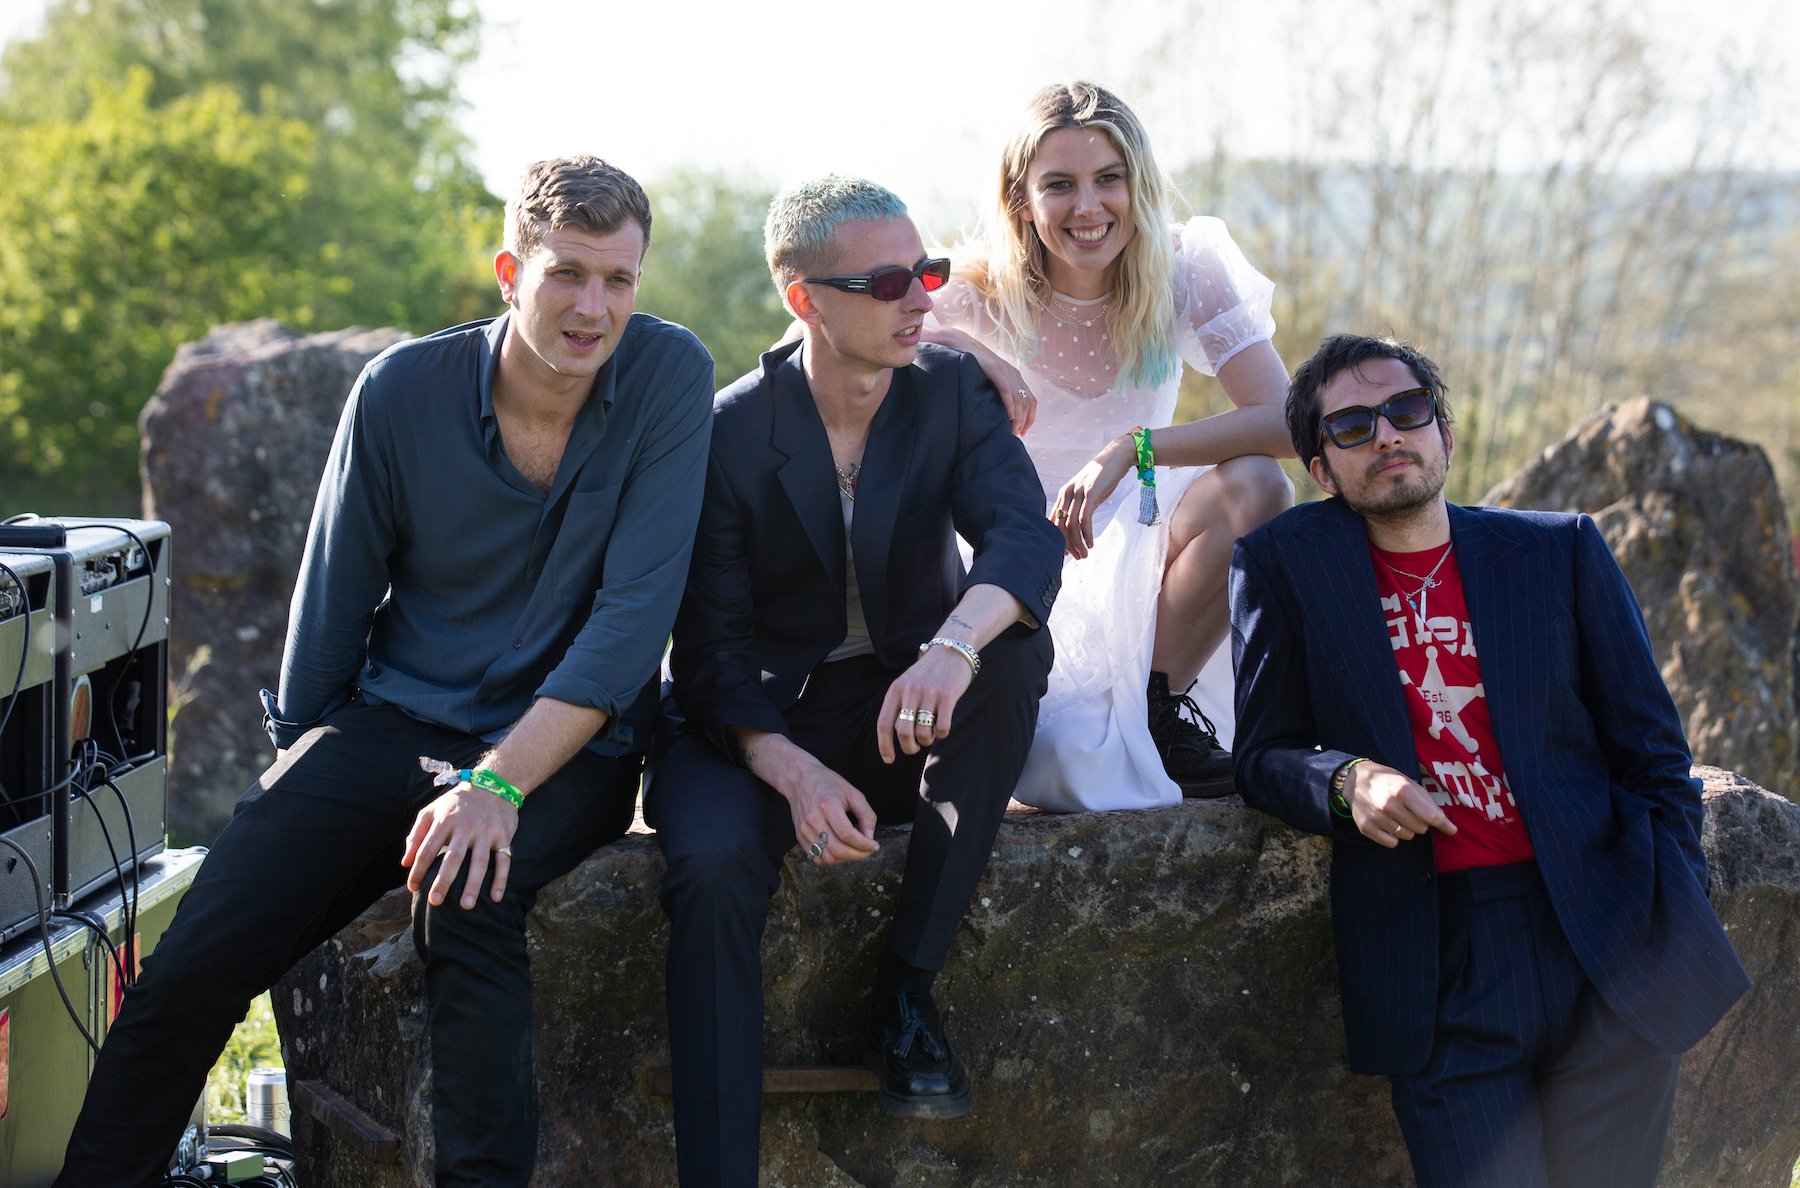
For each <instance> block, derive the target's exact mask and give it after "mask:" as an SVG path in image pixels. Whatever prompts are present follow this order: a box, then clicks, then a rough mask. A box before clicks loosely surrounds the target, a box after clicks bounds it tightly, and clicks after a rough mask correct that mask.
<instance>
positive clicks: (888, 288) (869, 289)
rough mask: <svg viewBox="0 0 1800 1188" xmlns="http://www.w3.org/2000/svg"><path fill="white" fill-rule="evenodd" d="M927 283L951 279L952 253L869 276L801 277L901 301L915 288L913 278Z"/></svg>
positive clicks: (933, 284)
mask: <svg viewBox="0 0 1800 1188" xmlns="http://www.w3.org/2000/svg"><path fill="white" fill-rule="evenodd" d="M915 277H916V278H918V281H919V283H920V284H922V285H924V286H925V291H926V292H927V293H929V292H931V291H932V290H933V289H940V288H942V287H943V285H944V282H945V281H947V280H949V279H950V257H948V256H933V257H931V258H930V259H927V260H920V261H919V262H918V263H917V264H914V265H913V266H912V267H911V268H902V267H901V266H900V265H898V264H896V265H894V266H893V267H892V268H880V269H877V270H876V271H874V272H871V273H869V274H868V275H867V276H809V277H803V278H802V279H801V283H802V284H808V285H830V286H831V287H832V288H834V289H842V290H843V291H844V292H846V293H867V294H868V295H869V296H871V297H873V298H875V300H877V301H898V300H900V298H902V297H904V296H906V291H907V290H908V289H910V288H912V283H913V279H914V278H915Z"/></svg>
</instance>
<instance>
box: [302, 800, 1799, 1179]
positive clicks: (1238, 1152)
mask: <svg viewBox="0 0 1800 1188" xmlns="http://www.w3.org/2000/svg"><path fill="white" fill-rule="evenodd" d="M1695 774H1696V775H1697V776H1699V777H1700V778H1701V780H1702V781H1703V783H1704V785H1705V802H1706V823H1705V827H1704V834H1703V837H1704V844H1705V847H1706V855H1707V860H1708V861H1709V862H1710V863H1711V866H1712V875H1713V893H1712V897H1713V903H1714V906H1715V907H1716V908H1717V910H1718V912H1719V915H1720V918H1721V919H1722V920H1723V921H1724V923H1725V927H1726V929H1727V932H1728V934H1729V935H1730V937H1731V940H1732V943H1733V944H1734V945H1735V946H1736V947H1737V951H1738V954H1739V956H1740V957H1741V958H1742V960H1743V962H1744V966H1745V968H1746V969H1748V970H1749V972H1750V975H1751V977H1752V978H1753V979H1754V984H1753V986H1752V987H1751V989H1750V991H1749V993H1747V994H1746V995H1745V996H1744V998H1743V999H1742V1000H1741V1001H1740V1002H1739V1003H1738V1004H1737V1006H1736V1007H1734V1008H1733V1009H1732V1010H1731V1011H1730V1012H1729V1013H1728V1014H1727V1015H1726V1017H1725V1019H1724V1020H1723V1021H1722V1022H1721V1023H1720V1024H1719V1026H1718V1027H1716V1028H1714V1029H1713V1031H1712V1032H1711V1033H1710V1034H1709V1035H1707V1037H1706V1038H1705V1039H1704V1040H1702V1041H1701V1043H1700V1044H1699V1046H1697V1047H1696V1048H1695V1049H1694V1050H1693V1052H1691V1053H1690V1054H1689V1055H1688V1057H1687V1059H1686V1060H1685V1061H1684V1062H1683V1065H1682V1073H1681V1084H1680V1088H1679V1090H1678V1092H1677V1095H1676V1104H1675V1120H1674V1125H1673V1128H1672V1130H1671V1133H1670V1137H1669V1147H1668V1155H1667V1158H1666V1160H1665V1164H1664V1169H1663V1174H1662V1177H1661V1181H1660V1182H1661V1185H1662V1188H1705V1186H1714V1185H1721V1184H1729V1185H1731V1186H1732V1188H1788V1184H1789V1174H1790V1169H1792V1168H1793V1166H1794V1161H1795V1159H1796V1158H1797V1157H1800V1121H1796V1115H1797V1112H1800V1111H1796V1109H1795V1103H1796V1102H1797V1101H1800V1028H1796V1027H1795V1025H1794V1020H1795V1007H1794V1003H1795V1001H1796V996H1797V995H1800V805H1796V804H1793V803H1791V802H1789V801H1787V800H1784V799H1782V798H1781V797H1778V796H1774V795H1772V794H1770V793H1768V792H1766V791H1764V790H1762V789H1760V788H1758V787H1756V786H1755V785H1753V784H1751V783H1750V782H1749V781H1747V780H1744V779H1742V778H1740V777H1738V776H1735V775H1733V774H1732V773H1730V772H1726V771H1719V770H1716V769H1712V768H1699V769H1696V772H1695ZM910 834H911V830H910V827H900V828H897V829H884V830H883V831H882V832H881V833H880V834H879V835H878V836H879V837H880V840H881V850H880V851H879V852H878V853H876V854H875V855H874V856H873V857H871V858H869V859H868V860H866V861H863V862H853V863H849V864H847V865H843V866H829V867H820V866H813V865H811V864H810V863H807V862H806V861H804V860H803V859H802V858H801V857H800V856H799V854H798V853H797V852H796V853H795V854H793V855H791V856H790V857H789V859H788V861H787V862H786V864H785V865H784V867H783V869H782V876H781V885H780V887H779V888H778V889H777V891H776V892H775V895H774V898H773V901H772V904H771V913H770V917H769V926H768V932H767V934H766V935H765V937H764V940H763V946H762V951H763V990H764V996H765V1000H766V1003H767V1011H768V1024H767V1029H766V1033H765V1034H766V1042H765V1047H766V1052H767V1058H768V1061H769V1064H770V1065H771V1066H776V1067H780V1066H796V1065H853V1064H857V1063H859V1062H860V1061H861V1059H862V1028H863V1023H864V1020H865V1019H866V1017H867V1010H868V991H867V987H868V984H869V977H870V974H871V971H872V970H873V969H874V966H875V962H876V959H877V957H878V955H879V952H880V948H881V943H882V937H883V936H884V929H885V927H886V925H887V923H888V914H889V912H891V911H892V909H893V903H894V896H895V894H896V893H897V890H898V886H899V880H900V875H901V872H902V871H903V870H904V868H905V863H906V848H907V845H908V842H909V840H910ZM1329 867H1330V848H1329V843H1328V842H1327V841H1326V840H1325V839H1324V838H1321V837H1313V836H1311V835H1307V834H1302V833H1299V832H1296V831H1295V830H1293V829H1290V828H1289V827H1288V826H1286V825H1284V824H1282V823H1280V822H1279V821H1276V820H1275V819H1274V818H1272V817H1266V816H1264V815H1262V814H1261V813H1258V812H1256V811H1254V810H1252V809H1249V808H1246V807H1245V806H1244V805H1243V803H1242V802H1241V801H1239V800H1237V799H1236V798H1235V797H1232V798H1227V799H1224V800H1210V801H1199V800H1189V801H1183V802H1182V803H1181V804H1179V805H1175V806H1172V807H1170V808H1164V809H1153V810H1148V811H1144V812H1129V813H1070V814H1051V813H1038V812H1032V811H1015V812H1011V813H1008V814H1007V818H1006V821H1005V822H1004V824H1002V826H1001V828H1000V834H999V836H998V837H997V838H996V839H995V842H994V856H993V858H992V860H991V861H990V863H989V865H988V869H987V871H986V873H985V874H984V875H983V876H982V879H981V883H980V885H979V887H978V888H977V890H976V893H975V899H974V902H973V903H972V904H971V905H970V908H969V914H968V917H967V918H966V920H965V921H964V923H963V926H962V927H961V928H959V929H958V930H957V934H956V940H955V942H954V944H953V945H952V948H951V952H950V958H949V963H948V964H947V965H946V966H945V969H944V973H943V976H942V977H941V978H940V979H939V980H938V985H937V997H938V1001H939V1002H940V1003H941V1004H942V1005H943V1006H944V1008H945V1011H946V1019H947V1023H948V1027H949V1029H950V1033H951V1035H952V1037H953V1038H954V1039H955V1041H956V1044H957V1047H958V1051H959V1052H960V1053H961V1055H962V1057H963V1059H964V1060H965V1061H967V1063H968V1067H969V1072H970V1075H971V1076H972V1077H973V1079H974V1083H975V1108H974V1110H973V1111H972V1112H971V1113H970V1114H968V1115H967V1116H966V1117H963V1118H958V1119H951V1120H948V1121H906V1120H902V1119H897V1118H887V1117H884V1116H882V1115H881V1114H879V1113H878V1112H877V1110H876V1106H875V1100H874V1094H873V1093H869V1092H860V1093H859V1092H845V1093H814V1094H771V1095H768V1096H765V1097H764V1099H763V1127H762V1138H763V1147H762V1179H761V1183H762V1184H763V1185H764V1188H858V1186H862V1188H964V1186H966V1185H980V1186H981V1188H1028V1186H1029V1188H1141V1186H1145V1185H1154V1186H1156V1188H1162V1186H1164V1185H1168V1186H1172V1188H1187V1186H1188V1185H1197V1186H1201V1185H1203V1186H1211V1185H1233V1186H1236V1185H1247V1186H1251V1188H1260V1186H1263V1185H1270V1186H1274V1185H1290V1184H1304V1185H1356V1186H1357V1188H1407V1186H1408V1185H1410V1184H1412V1182H1413V1179H1412V1174H1411V1168H1410V1164H1409V1162H1408V1159H1407V1156H1406V1151H1405V1147H1404V1146H1403V1144H1402V1142H1401V1139H1400V1132H1399V1127H1398V1125H1397V1124H1396V1123H1395V1121H1394V1115H1393V1110H1392V1107H1391V1106H1390V1104H1389V1097H1388V1084H1387V1081H1386V1079H1385V1078H1382V1077H1365V1076H1355V1075H1353V1074H1351V1073H1350V1071H1349V1069H1348V1066H1347V1065H1346V1063H1345V1055H1344V1023H1343V1014H1342V1011H1341V1009H1340V1007H1339V1001H1338V991H1337V967H1336V963H1335V959H1334V957H1333V950H1332V939H1331V937H1332V933H1331V915H1330V907H1329V905H1328V903H1327V893H1326V884H1327V880H1328V877H1329V874H1328V871H1329ZM662 873H663V863H662V856H661V854H660V852H659V851H658V850H657V847H656V843H655V841H654V840H653V839H651V838H649V837H645V836H641V835H634V836H631V837H627V838H626V839H624V840H623V841H620V842H617V843H615V844H613V845H608V846H602V847H601V848H600V849H599V850H598V851H596V852H595V853H594V855H593V856H592V857H590V858H589V859H588V860H587V861H585V862H583V863H582V864H581V865H580V866H578V867H576V868H575V870H574V871H573V872H571V873H570V874H569V875H568V876H567V877H566V878H563V879H559V880H557V881H556V882H554V883H552V884H551V885H550V886H549V887H547V888H545V890H544V893H543V896H542V897H541V898H540V899H539V900H538V903H537V907H536V910H535V911H533V912H532V914H531V917H530V922H529V932H528V939H529V944H530V951H531V962H532V980H533V985H534V988H535V992H534V1008H535V1009H534V1017H535V1020H536V1028H537V1042H536V1056H537V1067H538V1084H539V1091H538V1095H539V1100H540V1103H541V1107H542V1115H541V1121H540V1124H539V1130H538V1135H539V1159H538V1168H537V1174H536V1176H535V1177H534V1179H533V1181H532V1182H533V1184H534V1185H536V1186H538V1188H563V1186H564V1185H578V1184H579V1185H585V1184H607V1185H611V1186H614V1188H674V1186H675V1139H674V1128H673V1121H672V1115H671V1108H670V1102H669V1099H668V1098H667V1097H665V1096H662V1095H660V1094H659V1093H652V1092H651V1091H650V1085H651V1084H652V1081H651V1078H650V1076H649V1073H650V1071H651V1070H652V1069H654V1068H657V1067H658V1066H662V1065H665V1064H666V1063H667V1060H668V1025H667V1021H666V1017H665V1015H664V1013H663V960H664V954H665V952H666V949H667V945H668V925H667V922H666V921H665V919H664V917H663V914H662V911H661V909H660V908H659V907H658V905H657V888H658V884H659V881H660V879H661V876H662ZM423 972H424V971H423V969H422V967H421V965H420V962H419V958H418V954H417V952H416V951H415V950H414V948H413V942H412V933H411V930H410V928H409V924H408V901H407V897H406V893H405V892H404V891H396V892H393V893H392V894H390V895H388V896H387V897H385V898H384V899H382V900H380V901H379V902H377V903H376V904H375V905H374V906H373V907H371V908H370V909H369V910H368V911H366V912H364V913H363V915H362V916H361V917H360V918H359V919H357V920H356V921H355V922H354V923H352V924H350V925H349V926H348V927H346V928H345V929H344V930H343V931H342V932H339V933H338V934H337V936H336V937H334V938H333V939H332V940H330V941H328V942H327V943H326V944H324V945H322V946H320V947H319V948H318V949H315V950H314V951H313V952H312V953H310V954H308V955H307V956H306V957H305V958H303V959H302V960H301V961H300V963H299V964H298V965H296V966H295V967H294V969H293V970H291V971H290V972H289V973H288V974H287V976H286V977H285V978H283V979H282V981H281V982H280V983H279V984H278V985H277V986H276V988H275V993H274V995H273V1002H274V1007H275V1017H276V1022H277V1024H278V1026H279V1027H280V1029H281V1037H282V1050H283V1053H284V1055H285V1059H286V1065H287V1074H288V1079H289V1085H290V1096H291V1097H294V1098H295V1100H297V1101H298V1100H300V1099H301V1098H303V1097H306V1096H308V1091H307V1090H306V1089H304V1088H302V1084H304V1085H306V1086H323V1087H324V1088H325V1089H327V1090H329V1091H330V1092H331V1093H332V1094H334V1095H335V1096H336V1097H337V1098H340V1099H342V1100H344V1101H347V1102H348V1103H349V1104H350V1105H351V1106H352V1107H354V1108H355V1109H356V1110H358V1111H360V1112H361V1113H363V1114H365V1115H367V1116H368V1117H369V1118H371V1119H373V1121H374V1123H375V1124H376V1125H377V1126H379V1127H385V1128H388V1129H390V1130H392V1131H393V1132H395V1133H396V1134H397V1135H398V1136H399V1140H400V1141H399V1158H398V1161H397V1162H392V1163H385V1164H381V1163H373V1162H370V1161H368V1160H367V1159H365V1158H364V1157H363V1156H362V1155H360V1154H359V1153H358V1151H357V1150H356V1148H355V1147H353V1146H352V1144H351V1143H349V1142H347V1141H346V1139H345V1137H344V1135H343V1132H342V1130H341V1129H340V1130H337V1131H334V1130H332V1129H330V1127H331V1126H332V1125H333V1123H334V1122H335V1121H336V1120H337V1119H338V1118H341V1117H342V1115H341V1114H333V1115H331V1116H330V1117H329V1118H328V1120H325V1121H323V1122H322V1121H321V1120H320V1118H319V1117H316V1116H314V1115H312V1114H311V1113H309V1112H308V1110H307V1109H306V1108H304V1107H301V1106H297V1107H296V1109H295V1123H294V1137H295V1142H296V1144H297V1146H298V1149H299V1151H300V1152H301V1156H302V1171H303V1177H302V1178H303V1180H304V1182H305V1183H306V1185H307V1188H425V1186H426V1185H429V1184H430V1183H431V1182H432V1139H431V1121H430V1109H431V1093H432V1085H431V1067H430V1043H429V1040H428V1039H427V1037H426V1034H425V1011H424V980H423Z"/></svg>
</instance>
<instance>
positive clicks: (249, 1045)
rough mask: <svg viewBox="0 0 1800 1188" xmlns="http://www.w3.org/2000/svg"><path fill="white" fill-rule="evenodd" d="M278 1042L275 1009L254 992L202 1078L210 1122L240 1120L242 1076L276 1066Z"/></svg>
mask: <svg viewBox="0 0 1800 1188" xmlns="http://www.w3.org/2000/svg"><path fill="white" fill-rule="evenodd" d="M280 1067H281V1041H280V1039H279V1038H278V1037H277V1036H276V1034H275V1012H274V1009H273V1008H272V1007H271V1006H270V1005H269V996H268V995H267V994H262V995H258V996H257V998H256V1000H255V1001H254V1002H252V1003H251V1004H250V1013H249V1014H247V1015H245V1016H244V1021H243V1022H242V1023H239V1024H238V1025H237V1030H236V1031H234V1032H232V1033H231V1042H230V1043H228V1044H226V1045H225V1054H224V1055H222V1056H220V1057H219V1062H218V1063H217V1064H215V1065H213V1070H212V1072H210V1073H208V1074H207V1077H206V1120H207V1122H209V1123H212V1124H215V1125H216V1124H219V1123H224V1122H242V1121H244V1078H245V1077H247V1076H249V1075H250V1070H251V1069H253V1068H280Z"/></svg>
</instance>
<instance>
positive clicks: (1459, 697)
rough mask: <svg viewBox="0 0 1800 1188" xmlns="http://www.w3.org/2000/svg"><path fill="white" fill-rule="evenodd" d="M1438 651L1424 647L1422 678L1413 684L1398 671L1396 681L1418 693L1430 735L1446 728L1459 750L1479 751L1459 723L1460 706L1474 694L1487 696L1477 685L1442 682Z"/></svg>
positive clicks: (1410, 678) (1435, 736) (1474, 695)
mask: <svg viewBox="0 0 1800 1188" xmlns="http://www.w3.org/2000/svg"><path fill="white" fill-rule="evenodd" d="M1437 654H1438V650H1437V649H1436V648H1435V647H1428V648H1426V649H1425V677H1424V679H1423V680H1421V681H1419V682H1418V683H1417V684H1414V683H1413V679H1412V677H1410V676H1408V675H1407V674H1406V673H1405V672H1401V674H1400V683H1401V684H1403V685H1406V686H1408V687H1410V688H1411V689H1413V690H1414V691H1415V692H1416V693H1418V695H1419V697H1420V698H1421V699H1422V700H1423V701H1424V702H1425V707H1426V709H1428V710H1430V711H1431V724H1430V726H1428V727H1427V728H1426V729H1427V730H1429V731H1430V733H1431V737H1432V738H1442V737H1443V736H1444V728H1445V727H1446V726H1448V727H1449V729H1450V735H1451V737H1452V738H1454V739H1456V741H1457V742H1459V743H1461V744H1462V747H1463V750H1465V751H1467V752H1468V753H1469V754H1471V755H1475V754H1479V753H1480V752H1479V748H1478V747H1477V746H1476V743H1475V738H1474V736H1473V735H1471V734H1470V733H1469V732H1468V730H1467V729H1466V728H1465V727H1464V726H1463V724H1462V716H1461V715H1462V708H1463V707H1464V706H1465V705H1468V704H1469V703H1470V702H1471V701H1474V700H1475V699H1476V698H1477V697H1485V696H1487V693H1486V691H1485V690H1484V689H1483V688H1482V686H1480V685H1473V686H1470V685H1446V684H1445V683H1444V674H1443V673H1442V672H1439V671H1438V663H1437Z"/></svg>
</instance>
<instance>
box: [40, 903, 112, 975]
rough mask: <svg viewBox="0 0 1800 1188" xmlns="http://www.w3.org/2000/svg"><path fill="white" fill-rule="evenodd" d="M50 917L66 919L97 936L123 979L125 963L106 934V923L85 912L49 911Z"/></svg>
mask: <svg viewBox="0 0 1800 1188" xmlns="http://www.w3.org/2000/svg"><path fill="white" fill-rule="evenodd" d="M50 918H51V919H53V920H68V921H70V922H71V923H74V924H79V925H81V926H82V927H83V928H86V929H87V930H88V931H89V932H91V933H93V934H94V935H95V936H96V937H98V938H99V940H100V944H101V945H102V947H104V948H105V949H106V956H107V959H108V960H110V961H111V962H112V967H113V969H114V970H116V971H117V972H118V975H119V978H120V980H121V981H122V980H124V978H125V963H124V961H123V960H122V959H121V958H120V957H119V947H118V946H117V945H115V944H113V942H112V937H110V936H108V935H107V934H106V925H105V924H104V923H103V922H102V921H100V920H98V919H96V918H95V917H93V916H90V915H89V914H88V913H86V912H51V913H50Z"/></svg>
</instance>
